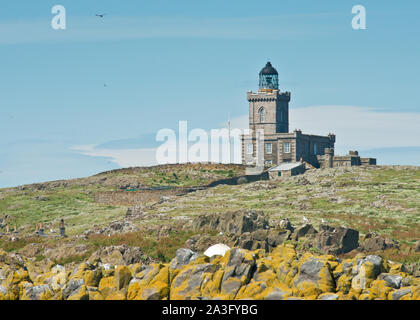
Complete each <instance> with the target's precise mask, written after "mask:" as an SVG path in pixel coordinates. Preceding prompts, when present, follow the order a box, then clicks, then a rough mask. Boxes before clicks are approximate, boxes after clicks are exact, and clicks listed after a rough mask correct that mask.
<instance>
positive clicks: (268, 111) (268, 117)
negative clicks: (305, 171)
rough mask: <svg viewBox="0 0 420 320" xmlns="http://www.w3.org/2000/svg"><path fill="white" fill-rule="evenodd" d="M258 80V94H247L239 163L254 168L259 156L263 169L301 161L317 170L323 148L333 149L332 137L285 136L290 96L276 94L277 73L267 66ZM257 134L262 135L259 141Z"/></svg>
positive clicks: (291, 133)
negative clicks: (246, 123) (246, 128)
mask: <svg viewBox="0 0 420 320" xmlns="http://www.w3.org/2000/svg"><path fill="white" fill-rule="evenodd" d="M259 79H260V81H259V90H258V92H252V91H250V92H248V93H247V98H248V102H249V129H250V133H249V134H247V135H243V136H242V137H241V138H242V159H243V163H244V164H247V165H251V164H256V163H257V162H258V161H257V159H258V157H262V156H263V159H264V163H263V164H264V165H265V166H272V165H277V164H280V163H282V162H297V161H305V162H308V163H310V164H311V165H313V166H315V167H319V163H318V157H317V156H322V155H324V151H325V149H326V148H334V143H335V135H334V134H332V133H330V134H328V135H327V136H318V135H309V134H303V133H302V131H300V130H294V131H293V132H289V101H290V97H291V95H290V92H287V91H286V92H282V91H280V90H279V86H278V73H277V70H276V69H275V68H273V66H272V65H271V63H270V62H267V64H266V66H265V67H264V68H263V69H262V70H261V72H260V74H259ZM259 132H263V135H264V137H263V139H261V138H259V136H258V133H259ZM259 141H260V142H259ZM260 149H263V152H259V151H258V150H260Z"/></svg>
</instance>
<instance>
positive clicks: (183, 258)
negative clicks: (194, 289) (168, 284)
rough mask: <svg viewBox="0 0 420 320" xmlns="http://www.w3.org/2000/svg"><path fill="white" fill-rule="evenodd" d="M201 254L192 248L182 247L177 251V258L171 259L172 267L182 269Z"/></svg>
mask: <svg viewBox="0 0 420 320" xmlns="http://www.w3.org/2000/svg"><path fill="white" fill-rule="evenodd" d="M198 256H199V254H198V253H196V252H194V251H192V250H190V249H185V248H181V249H178V250H177V251H176V254H175V258H173V259H172V261H171V268H172V269H180V268H182V267H183V266H185V265H186V264H188V263H190V262H191V261H194V260H195V259H196V258H197V257H198Z"/></svg>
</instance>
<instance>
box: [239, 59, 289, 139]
mask: <svg viewBox="0 0 420 320" xmlns="http://www.w3.org/2000/svg"><path fill="white" fill-rule="evenodd" d="M278 77H279V75H278V72H277V70H276V69H275V68H274V67H273V66H272V65H271V63H270V62H267V64H266V65H265V67H264V68H262V69H261V71H260V73H259V89H258V92H257V93H254V92H248V94H247V98H248V101H249V128H250V129H253V130H254V131H255V130H257V129H264V134H275V133H287V132H289V101H290V92H280V90H279V80H278Z"/></svg>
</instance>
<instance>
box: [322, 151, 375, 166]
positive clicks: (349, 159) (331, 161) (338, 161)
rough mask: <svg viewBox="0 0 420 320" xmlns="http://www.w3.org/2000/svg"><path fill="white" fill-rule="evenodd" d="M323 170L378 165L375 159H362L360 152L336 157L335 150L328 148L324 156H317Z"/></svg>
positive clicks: (351, 152)
mask: <svg viewBox="0 0 420 320" xmlns="http://www.w3.org/2000/svg"><path fill="white" fill-rule="evenodd" d="M317 158H318V162H319V165H320V167H321V168H336V167H351V166H370V165H376V159H375V158H361V157H360V156H359V152H357V151H349V154H348V155H346V156H336V155H334V149H331V148H326V149H325V150H324V155H320V156H317Z"/></svg>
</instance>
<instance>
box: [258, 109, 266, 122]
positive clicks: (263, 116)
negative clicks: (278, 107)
mask: <svg viewBox="0 0 420 320" xmlns="http://www.w3.org/2000/svg"><path fill="white" fill-rule="evenodd" d="M259 114H260V122H264V121H265V109H264V107H263V108H261V109H260V111H259Z"/></svg>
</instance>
